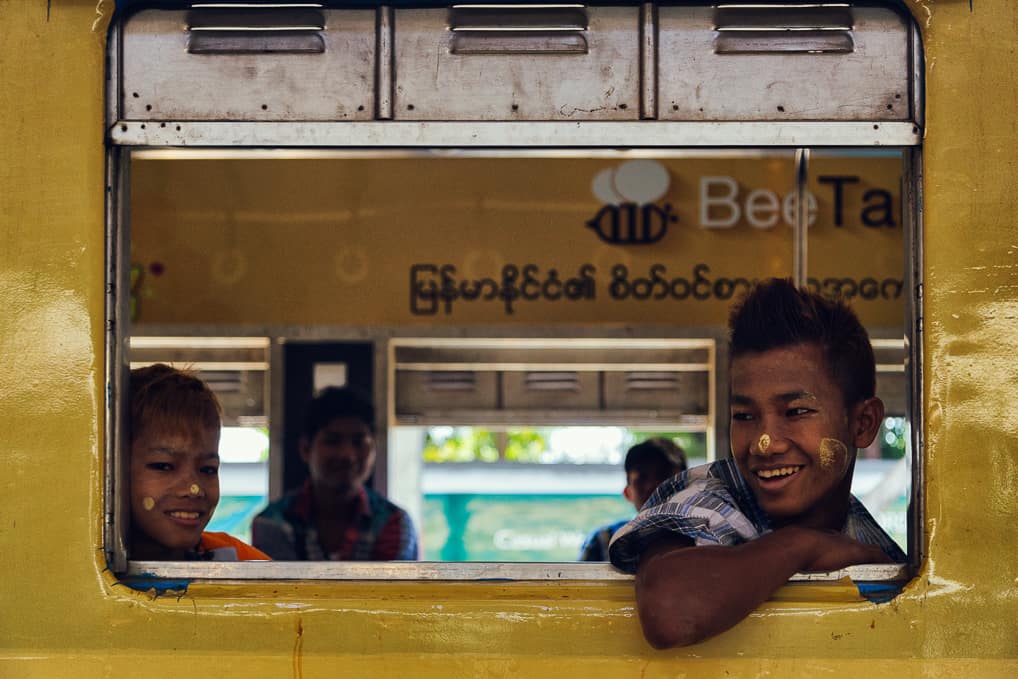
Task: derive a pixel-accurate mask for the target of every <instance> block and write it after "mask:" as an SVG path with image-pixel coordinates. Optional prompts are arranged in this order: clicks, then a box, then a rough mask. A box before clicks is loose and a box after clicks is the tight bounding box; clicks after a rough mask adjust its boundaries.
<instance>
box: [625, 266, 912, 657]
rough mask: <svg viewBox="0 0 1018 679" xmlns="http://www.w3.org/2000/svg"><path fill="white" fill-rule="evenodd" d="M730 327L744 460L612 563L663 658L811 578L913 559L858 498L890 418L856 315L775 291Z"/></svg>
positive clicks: (701, 483) (711, 478)
mask: <svg viewBox="0 0 1018 679" xmlns="http://www.w3.org/2000/svg"><path fill="white" fill-rule="evenodd" d="M729 327H730V330H731V335H730V341H729V348H730V351H729V356H730V361H731V363H730V371H729V373H730V380H731V424H730V439H731V447H732V459H729V460H721V461H718V462H714V463H711V464H708V465H703V466H701V467H696V468H693V469H690V470H689V471H687V472H684V473H682V474H680V475H678V476H676V477H674V478H672V479H670V480H669V481H667V482H665V483H663V484H662V485H661V486H660V487H659V488H658V489H657V490H656V491H655V492H654V494H653V495H652V496H651V498H650V499H649V500H648V501H647V504H646V505H645V507H644V508H643V510H642V511H641V512H640V513H639V515H638V516H637V517H636V518H635V519H633V520H632V521H631V522H630V523H629V524H627V525H626V526H625V527H623V528H622V529H621V530H620V531H619V532H618V533H616V535H615V537H614V539H613V540H612V543H611V546H610V550H609V551H610V556H611V561H612V563H613V564H614V565H615V566H616V567H618V568H620V569H621V570H624V571H627V572H631V573H632V572H635V573H636V599H637V608H638V609H639V614H640V622H641V624H642V626H643V631H644V635H645V636H646V638H647V640H648V641H649V642H650V643H651V644H652V645H653V646H655V647H657V648H669V647H673V646H684V645H688V644H693V643H697V642H699V641H702V640H704V639H706V638H708V637H711V636H713V635H715V634H718V633H720V632H723V631H725V630H727V629H729V628H730V627H733V626H734V625H735V624H737V623H738V622H739V621H740V620H742V619H743V618H745V617H746V616H747V615H748V614H749V613H750V612H751V611H752V610H753V609H755V608H756V607H757V606H758V605H759V604H761V603H762V602H763V601H765V600H766V599H767V598H768V597H770V596H771V594H773V593H774V591H775V590H777V589H778V588H779V587H781V586H782V585H784V584H785V583H786V582H787V581H788V578H789V577H791V576H792V575H793V574H795V573H797V572H801V571H830V570H837V569H840V568H844V567H846V566H850V565H852V564H862V563H881V562H900V561H904V560H905V554H904V553H903V552H902V551H901V549H900V548H899V547H898V546H897V545H896V544H895V543H894V541H893V540H892V539H891V538H890V537H889V536H888V535H887V534H886V533H885V532H884V531H883V530H882V529H881V528H880V526H879V525H877V523H876V521H874V519H873V517H872V516H870V514H869V512H867V511H866V509H865V508H864V507H863V506H862V504H861V503H860V502H859V501H858V500H857V499H856V498H855V497H853V496H852V495H851V485H852V473H853V470H854V467H855V458H856V451H857V450H858V449H859V448H864V447H866V446H868V445H870V443H872V441H873V440H874V438H875V437H876V435H877V433H878V431H879V430H880V426H881V424H882V422H883V419H884V406H883V403H882V402H881V401H880V399H879V398H877V397H876V395H875V385H876V368H875V361H874V357H873V350H872V347H871V345H870V342H869V337H868V335H867V334H866V331H865V329H864V328H863V327H862V325H861V324H860V323H859V320H858V318H857V317H856V316H855V314H854V313H853V312H852V311H851V310H850V309H849V308H848V307H847V306H845V304H843V303H842V302H840V301H832V300H828V299H825V298H823V297H821V296H820V295H817V294H814V293H811V292H809V291H808V290H805V289H798V288H796V287H795V286H794V285H792V283H791V282H790V281H787V280H779V279H773V280H769V281H765V282H762V283H760V284H759V285H757V286H756V287H755V288H754V289H753V290H752V291H751V292H750V293H749V294H748V295H747V296H746V297H745V298H744V299H743V301H742V302H741V304H739V305H738V306H736V308H734V309H733V311H732V315H731V318H730V322H729Z"/></svg>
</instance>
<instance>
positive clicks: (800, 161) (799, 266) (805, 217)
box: [792, 148, 809, 287]
mask: <svg viewBox="0 0 1018 679" xmlns="http://www.w3.org/2000/svg"><path fill="white" fill-rule="evenodd" d="M808 187H809V149H806V148H800V149H796V150H795V231H794V235H793V238H794V242H793V244H792V278H793V280H794V281H795V284H796V285H797V286H799V287H803V286H805V285H806V259H807V235H808V234H807V228H808V226H809V203H808V201H807V191H808Z"/></svg>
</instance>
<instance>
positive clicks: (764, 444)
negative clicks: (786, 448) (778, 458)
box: [756, 434, 771, 453]
mask: <svg viewBox="0 0 1018 679" xmlns="http://www.w3.org/2000/svg"><path fill="white" fill-rule="evenodd" d="M756 447H757V448H758V449H759V450H760V452H761V453H766V452H767V449H768V448H770V447H771V437H770V435H769V434H761V435H760V440H759V441H757V442H756Z"/></svg>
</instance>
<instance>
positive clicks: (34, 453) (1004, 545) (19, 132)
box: [0, 0, 1018, 679]
mask: <svg viewBox="0 0 1018 679" xmlns="http://www.w3.org/2000/svg"><path fill="white" fill-rule="evenodd" d="M111 6H112V3H111V2H99V3H98V7H97V5H96V3H95V2H93V1H92V0H87V1H85V0H53V2H52V3H48V2H43V1H42V0H35V1H31V2H29V1H24V2H22V1H14V0H8V1H7V2H2V3H0V26H2V27H3V29H2V30H3V33H2V40H0V76H2V77H0V81H2V85H3V86H2V87H0V113H2V115H0V148H3V162H2V163H0V186H2V189H3V190H2V191H0V224H2V228H0V243H2V247H0V308H2V309H3V313H2V314H0V366H2V369H0V404H2V405H0V459H2V460H3V471H4V474H3V480H2V481H0V489H2V492H3V502H2V503H0V574H2V578H0V602H2V606H3V611H4V612H3V615H0V674H2V675H3V676H4V677H40V676H67V675H73V676H79V677H93V676H94V677H113V676H179V675H181V674H185V673H193V672H213V673H218V672H227V671H228V672H230V673H236V674H242V675H247V676H296V677H324V676H329V677H332V676H336V674H337V673H350V674H356V675H365V676H396V675H408V674H412V675H414V676H418V677H431V676H434V677H439V676H441V677H446V676H492V677H494V676H510V675H513V676H516V675H518V676H534V677H552V676H571V675H577V674H582V675H583V676H587V677H602V676H603V677H609V676H610V677H612V678H613V679H614V678H616V677H630V676H631V677H637V676H644V677H666V676H668V677H671V676H686V677H716V676H722V675H726V673H727V675H726V676H734V677H758V676H782V677H794V676H801V677H815V676H822V675H827V674H830V675H835V676H868V677H874V678H878V677H894V678H895V679H901V678H903V677H906V678H911V677H934V678H939V677H955V676H973V677H1010V676H1015V674H1016V673H1018V660H1016V658H1018V626H1016V625H1015V623H1014V620H1015V612H1016V604H1018V601H1016V599H1018V593H1016V592H1018V582H1016V580H1015V578H1016V572H1015V568H1014V565H1013V559H1014V556H1013V555H1014V553H1015V548H1016V547H1018V545H1016V539H1015V535H1016V531H1015V525H1016V520H1018V492H1016V490H1018V488H1016V483H1018V469H1016V462H1015V460H1016V457H1015V453H1014V441H1015V440H1016V437H1015V434H1016V430H1018V420H1016V419H1015V415H1014V408H1012V407H1011V404H1010V397H1011V395H1012V394H1013V392H1014V387H1013V385H1014V384H1016V383H1018V363H1016V362H1015V360H1014V356H1015V354H1016V349H1018V343H1016V340H1015V337H1016V336H1018V333H1015V327H1016V322H1018V278H1016V274H1015V266H1016V264H1015V253H1016V243H1015V240H1014V238H1013V237H1012V236H1013V224H1012V222H1013V215H1014V214H1015V213H1016V208H1018V205H1016V201H1018V197H1016V196H1018V192H1016V191H1015V190H1014V179H1013V178H1014V176H1015V162H1016V161H1015V160H1014V156H1013V153H1012V152H1011V145H1012V143H1013V139H1014V138H1015V136H1016V135H1015V133H1016V130H1015V118H1014V114H1013V111H1015V110H1018V75H1016V71H1015V70H1014V68H1013V64H1012V61H1013V59H1012V57H1013V45H1014V27H1015V26H1016V25H1018V6H1016V5H1015V4H1014V3H1010V2H1004V1H1002V0H996V1H989V0H975V1H974V2H973V3H972V6H973V7H972V9H971V10H970V5H969V2H967V1H966V0H936V1H933V0H930V1H929V2H918V1H916V2H910V3H909V6H910V7H911V8H912V10H913V11H914V13H915V15H916V17H917V19H918V21H919V23H920V26H921V27H922V29H923V33H924V38H925V41H926V52H927V88H928V93H929V102H928V110H927V128H926V139H925V147H924V158H925V163H926V175H925V191H926V194H925V205H924V207H925V220H926V221H925V226H926V232H925V252H926V259H925V276H926V289H925V295H926V301H927V304H926V309H925V313H926V328H927V336H926V342H925V351H926V359H927V374H926V382H925V385H924V387H925V396H926V404H925V411H926V416H927V420H926V431H925V433H926V438H927V447H926V459H925V461H924V462H925V468H926V474H927V485H926V488H925V496H926V504H927V508H928V515H929V516H928V521H927V525H926V529H925V530H926V532H925V536H924V537H925V542H926V544H927V547H928V553H929V558H928V560H927V561H926V563H925V565H924V568H923V571H922V573H921V574H920V575H919V577H917V578H916V580H915V581H914V582H912V583H911V584H910V586H909V587H908V588H907V590H906V591H905V593H904V594H902V595H901V596H900V597H898V599H896V600H895V601H894V602H892V603H890V604H886V605H881V606H875V605H873V604H869V603H848V602H842V603H837V602H833V603H832V602H827V603H820V602H815V603H811V602H800V603H798V604H789V603H788V602H784V601H775V602H771V603H768V604H766V605H764V606H762V607H761V608H760V610H759V611H757V612H756V613H755V614H753V615H752V616H750V618H748V619H747V620H745V621H744V622H742V623H741V624H740V625H738V626H737V627H736V628H735V629H733V630H732V631H730V632H727V633H725V634H723V635H721V636H719V637H717V638H715V639H713V640H711V641H709V642H707V643H705V644H702V645H700V646H697V647H694V648H690V649H685V650H677V651H670V652H666V653H659V652H655V651H652V650H651V649H650V648H649V647H648V646H647V645H646V644H645V643H644V642H643V640H642V638H641V636H640V632H639V630H638V626H637V623H636V621H635V618H634V611H633V602H632V595H631V592H630V590H629V589H628V587H626V586H624V585H617V584H603V583H588V584H569V585H566V584H554V583H551V584H549V583H544V584H520V585H506V584H494V583H473V584H468V585H467V584H464V585H449V584H417V583H409V584H401V585H395V584H391V585H388V584H384V585H379V584H377V583H372V584H369V583H358V584H318V585H313V586H310V587H309V586H305V585H301V584H293V585H284V584H277V585H272V584H261V585H237V586H235V587H232V588H227V587H223V586H217V587H207V586H204V585H201V586H199V585H195V586H193V587H192V588H191V590H189V592H188V593H187V594H186V595H184V596H181V597H179V598H177V597H161V598H159V599H156V600H152V599H151V598H150V597H148V596H147V595H145V594H142V593H135V592H131V591H127V590H125V589H124V588H123V587H122V586H118V585H115V584H113V583H112V581H111V579H110V578H109V577H108V576H107V575H104V574H103V572H102V569H103V566H102V560H101V556H100V551H99V545H100V517H101V512H102V505H101V494H100V488H101V474H102V467H101V454H100V451H101V449H102V441H101V431H102V406H103V393H102V389H101V384H102V379H101V375H102V373H103V369H102V318H103V316H102V299H103V283H102V260H103V225H102V204H103V196H102V170H103V155H102V144H101V142H102V90H101V87H102V76H101V74H102V68H103V50H104V45H103V29H104V27H105V23H104V21H105V19H104V18H103V17H101V16H100V17H98V19H99V20H98V23H96V20H97V15H99V14H103V15H108V14H109V12H110V10H111V9H112V7H111Z"/></svg>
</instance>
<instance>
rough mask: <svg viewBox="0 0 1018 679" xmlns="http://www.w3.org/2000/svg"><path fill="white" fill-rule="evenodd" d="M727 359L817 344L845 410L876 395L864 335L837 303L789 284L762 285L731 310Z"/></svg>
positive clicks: (779, 280) (873, 368) (785, 281)
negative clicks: (839, 392)
mask: <svg viewBox="0 0 1018 679" xmlns="http://www.w3.org/2000/svg"><path fill="white" fill-rule="evenodd" d="M728 326H729V329H730V331H731V334H730V335H729V356H730V357H731V358H736V357H738V356H741V355H743V354H747V353H757V352H763V351H769V350H771V349H778V348H781V347H787V346H792V345H795V344H817V345H819V346H820V348H821V349H822V351H823V353H824V358H825V360H826V363H827V366H828V368H829V369H830V373H831V377H832V378H833V379H834V380H835V382H837V383H838V385H839V386H840V387H841V390H842V394H843V396H844V398H845V405H851V404H854V403H858V402H859V401H862V400H864V399H867V398H870V397H872V396H873V395H874V394H875V392H876V361H875V360H874V357H873V347H872V346H871V345H870V340H869V335H868V334H867V332H866V329H865V328H863V326H862V324H861V323H860V322H859V319H858V317H857V316H856V315H855V312H853V311H852V310H851V309H850V308H849V307H848V306H846V305H845V303H844V302H842V301H841V300H832V299H828V298H826V297H823V296H821V295H819V294H817V293H815V292H811V291H809V290H808V289H806V288H796V287H795V285H794V284H793V283H792V281H791V280H789V279H784V278H772V279H769V280H765V281H761V282H760V283H758V284H757V285H756V286H755V287H754V288H753V289H752V290H750V292H749V293H748V294H747V295H746V296H745V297H743V299H742V300H741V301H740V302H739V303H738V304H737V305H736V306H734V307H733V308H732V312H731V316H730V317H729V322H728Z"/></svg>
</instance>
